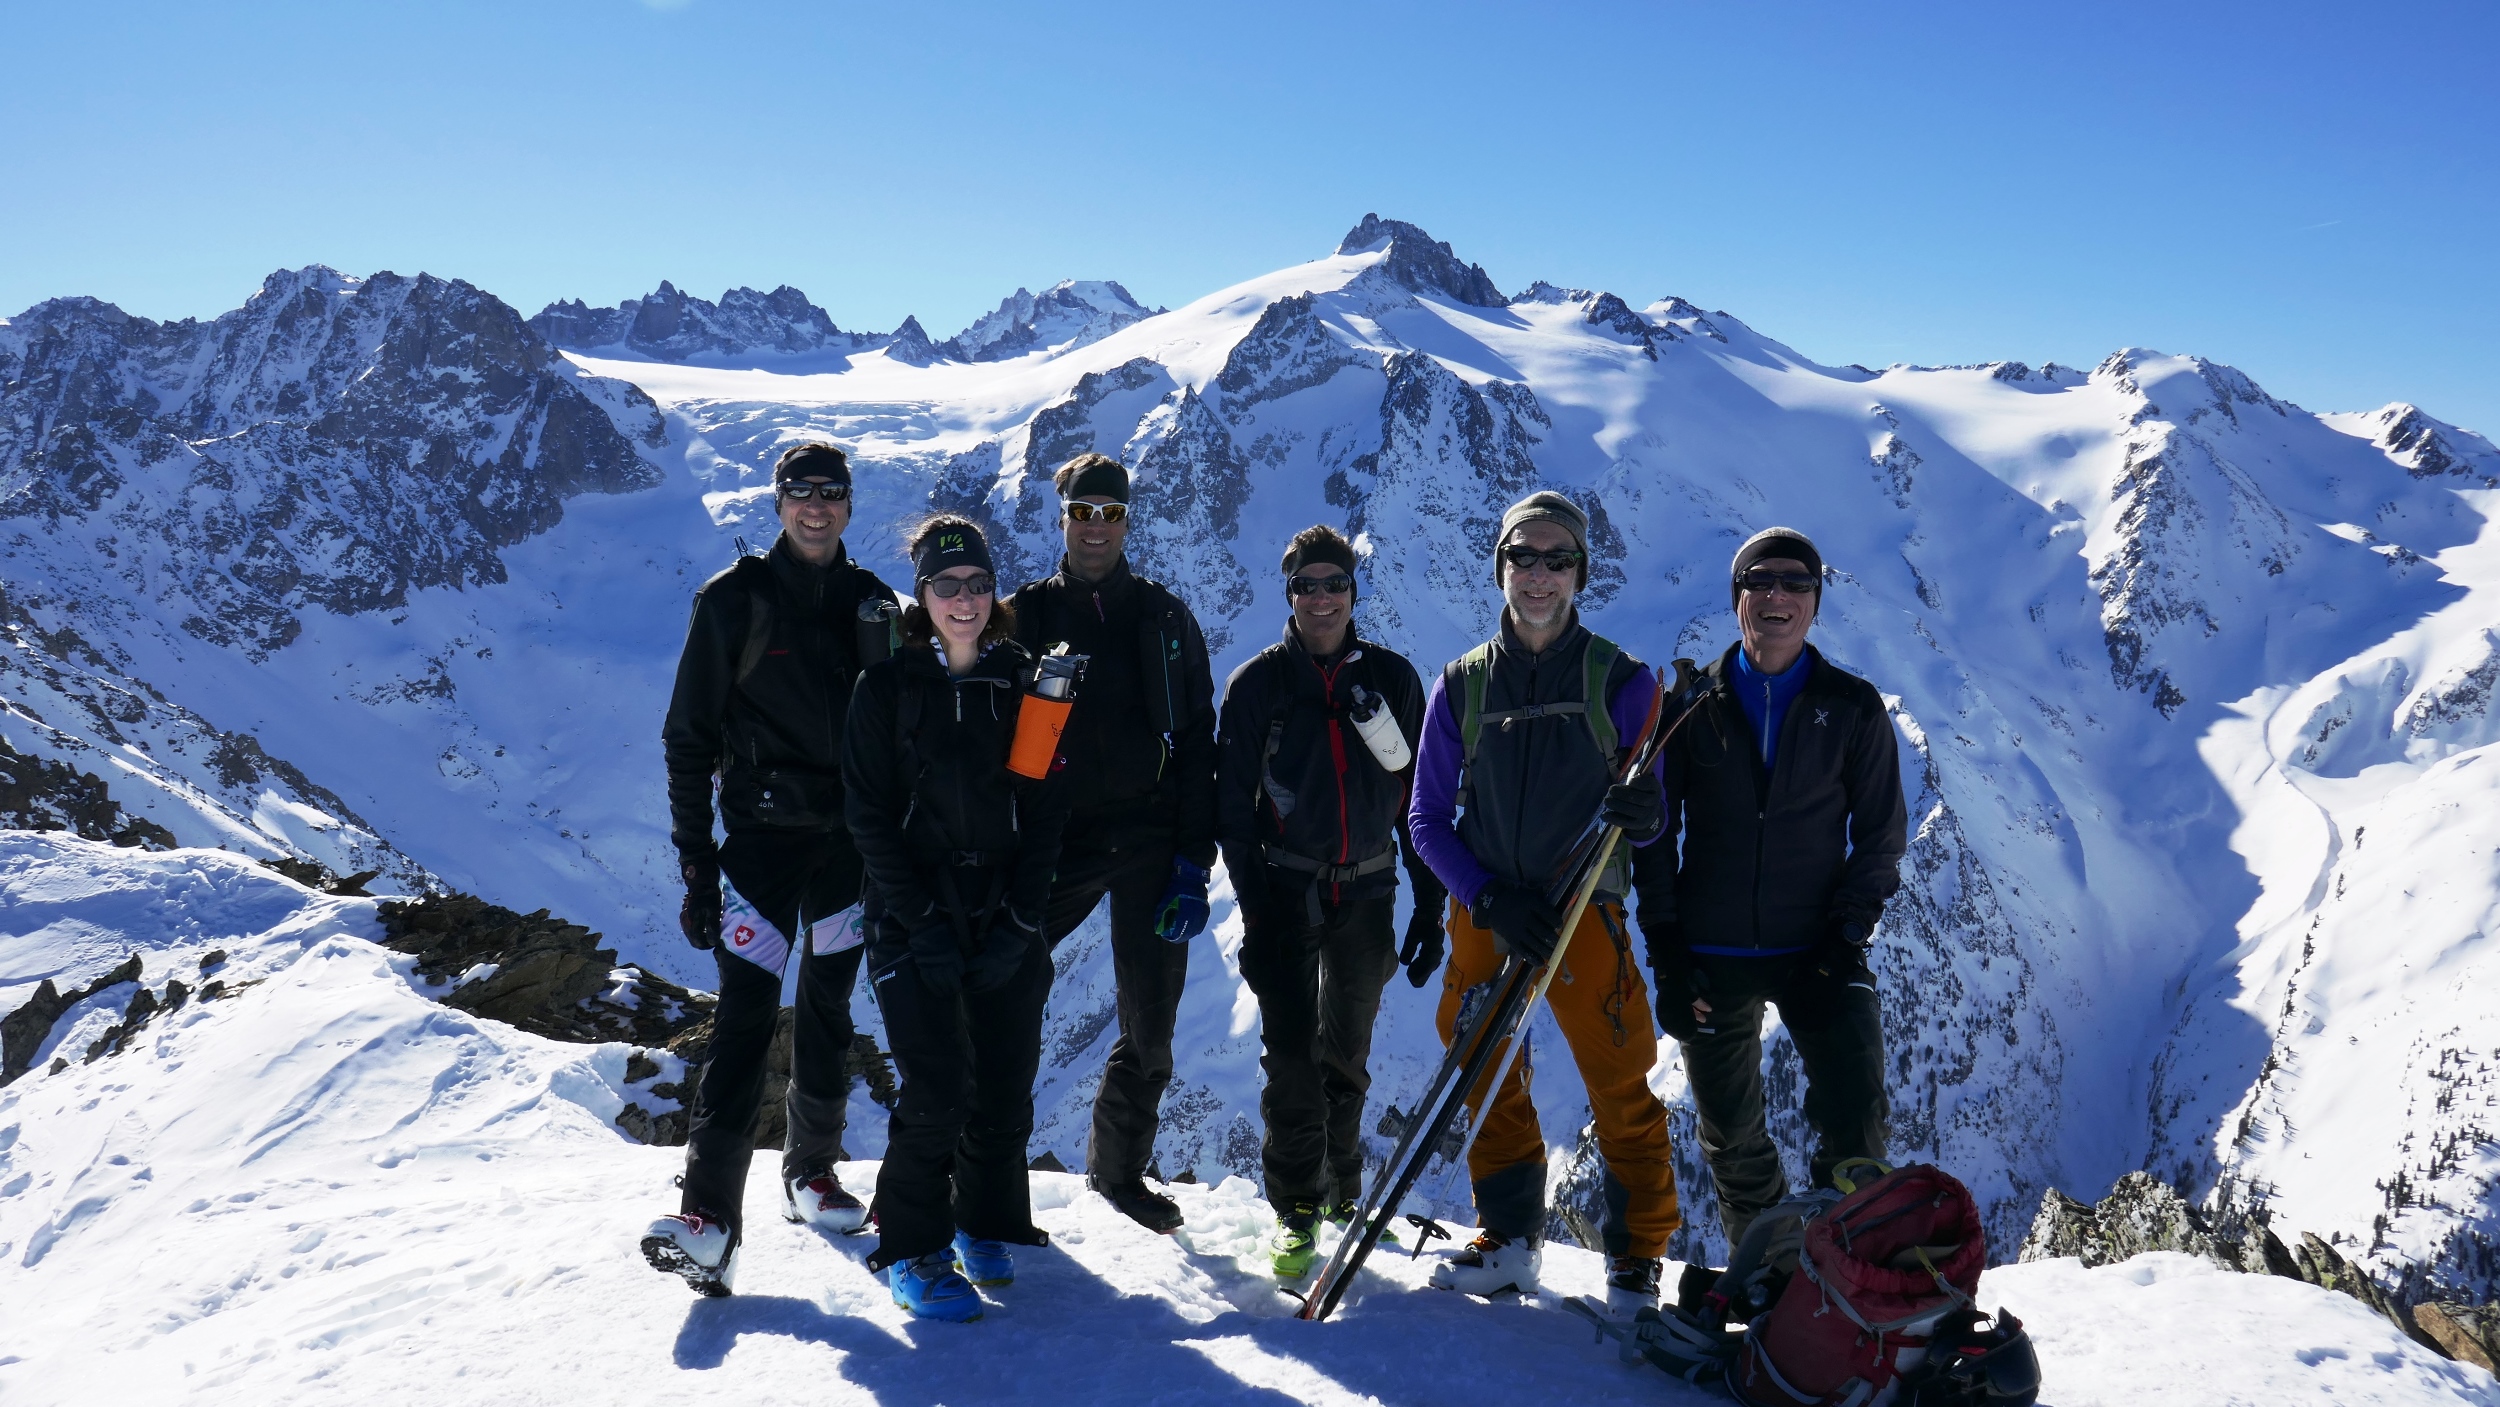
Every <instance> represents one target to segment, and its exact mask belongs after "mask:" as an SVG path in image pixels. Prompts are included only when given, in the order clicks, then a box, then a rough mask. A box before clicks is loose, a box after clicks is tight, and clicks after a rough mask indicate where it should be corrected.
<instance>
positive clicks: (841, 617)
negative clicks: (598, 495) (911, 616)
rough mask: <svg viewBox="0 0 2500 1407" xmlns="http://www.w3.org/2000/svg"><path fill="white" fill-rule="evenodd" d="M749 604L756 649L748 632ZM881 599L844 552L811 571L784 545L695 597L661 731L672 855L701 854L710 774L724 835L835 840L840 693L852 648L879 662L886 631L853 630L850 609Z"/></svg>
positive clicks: (706, 844)
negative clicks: (780, 833) (759, 619)
mask: <svg viewBox="0 0 2500 1407" xmlns="http://www.w3.org/2000/svg"><path fill="white" fill-rule="evenodd" d="M759 595H761V596H762V597H764V598H765V616H764V625H765V627H766V629H765V633H764V634H763V635H762V636H760V637H758V636H757V635H755V633H754V632H753V630H752V629H751V627H752V626H753V625H754V624H755V623H756V617H755V606H756V600H757V597H758V596H759ZM893 595H894V593H893V592H892V590H890V589H889V588H888V587H887V586H886V584H885V583H884V582H882V581H879V580H878V579H877V576H876V574H875V573H874V572H871V571H868V570H867V569H866V568H863V567H861V566H860V565H858V564H857V563H855V562H853V561H852V560H851V559H850V554H849V552H848V551H847V550H846V551H844V552H843V553H842V554H841V555H839V556H837V557H836V558H835V559H834V561H833V563H832V564H831V565H830V566H825V567H811V566H809V565H807V564H806V563H805V562H802V561H800V560H799V559H798V557H797V555H796V554H794V553H792V552H791V550H790V546H789V544H788V543H787V542H785V541H776V542H775V543H774V544H773V549H772V551H771V552H769V553H767V554H765V555H764V556H762V557H745V558H741V559H739V561H738V562H737V564H736V565H734V566H732V567H730V568H729V570H727V571H725V572H722V573H721V574H720V575H718V576H716V577H713V578H712V579H711V580H710V581H707V582H705V583H704V584H703V588H702V589H701V590H700V591H697V592H696V593H695V597H694V618H693V620H692V621H691V622H690V623H689V624H688V625H687V627H686V648H685V651H684V653H682V654H680V655H679V656H678V659H677V687H676V690H675V692H674V693H672V694H671V695H670V696H669V702H668V719H667V721H666V722H665V723H663V724H662V725H661V727H660V742H661V749H662V752H663V755H664V756H666V758H667V760H668V811H669V835H670V838H671V839H672V840H674V841H676V843H677V848H678V849H679V850H680V851H682V852H701V851H706V850H709V849H710V848H711V846H712V781H713V778H714V777H715V776H717V777H718V778H719V779H720V812H721V824H722V825H723V827H724V828H726V829H728V830H731V831H741V830H749V829H782V830H822V831H839V830H840V829H841V827H842V723H843V718H844V716H845V715H846V714H847V713H848V712H849V711H850V705H851V684H852V681H854V680H855V679H856V678H857V677H858V675H859V671H860V667H861V664H862V663H863V661H862V659H861V655H862V652H863V647H864V646H865V647H866V648H867V650H868V652H870V653H872V654H876V655H879V656H882V654H883V651H884V646H885V644H886V640H887V635H886V627H885V626H884V625H881V624H880V625H875V626H873V627H863V624H862V622H861V621H860V619H859V603H860V602H861V601H863V600H865V599H868V598H870V597H872V596H873V597H882V598H885V599H887V600H891V599H892V598H893ZM750 656H751V657H752V658H751V664H750ZM742 667H745V670H746V672H745V677H744V678H743V679H741V678H740V677H739V675H740V671H741V668H742Z"/></svg>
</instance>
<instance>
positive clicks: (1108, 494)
mask: <svg viewBox="0 0 2500 1407" xmlns="http://www.w3.org/2000/svg"><path fill="white" fill-rule="evenodd" d="M1060 472H1061V473H1064V474H1066V475H1067V477H1066V478H1065V479H1064V480H1062V481H1061V485H1062V486H1061V488H1060V490H1059V496H1060V497H1061V498H1091V497H1094V496H1096V495H1100V496H1102V497H1104V498H1108V499H1112V500H1114V501H1116V502H1120V503H1126V502H1128V470H1126V469H1124V468H1122V467H1121V466H1120V461H1118V460H1116V459H1113V458H1112V457H1111V456H1110V455H1107V454H1080V455H1078V456H1077V457H1076V458H1074V459H1071V460H1069V461H1068V462H1067V464H1066V465H1065V466H1064V467H1063V468H1062V469H1061V471H1060Z"/></svg>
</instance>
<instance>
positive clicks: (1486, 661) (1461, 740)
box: [1458, 640, 1493, 807]
mask: <svg viewBox="0 0 2500 1407" xmlns="http://www.w3.org/2000/svg"><path fill="white" fill-rule="evenodd" d="M1492 678H1493V642H1491V641H1489V640H1488V641H1486V642H1485V643H1484V644H1481V645H1478V646H1477V647H1476V648H1474V649H1472V650H1469V651H1468V652H1467V653H1465V654H1463V655H1461V656H1459V657H1458V684H1459V702H1458V748H1459V752H1458V804H1459V805H1460V806H1462V807H1463V806H1467V805H1470V804H1471V803H1472V802H1473V800H1474V793H1473V791H1472V790H1471V788H1472V785H1473V783H1472V778H1473V776H1474V774H1475V770H1476V743H1477V740H1479V739H1480V738H1482V737H1483V736H1484V690H1485V685H1486V684H1488V683H1489V682H1491V680H1492Z"/></svg>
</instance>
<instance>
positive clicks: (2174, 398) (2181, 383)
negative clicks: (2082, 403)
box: [2091, 347, 2306, 425]
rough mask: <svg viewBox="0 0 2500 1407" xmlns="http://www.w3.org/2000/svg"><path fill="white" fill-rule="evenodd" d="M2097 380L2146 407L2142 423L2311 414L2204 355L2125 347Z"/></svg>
mask: <svg viewBox="0 0 2500 1407" xmlns="http://www.w3.org/2000/svg"><path fill="white" fill-rule="evenodd" d="M2091 379H2092V380H2094V381H2107V382H2109V383H2110V384H2111V385H2113V386H2115V387H2116V388H2117V389H2118V390H2120V391H2122V392H2125V393H2126V394H2128V395H2131V396H2139V397H2142V398H2143V399H2144V401H2145V402H2146V404H2145V407H2144V409H2143V410H2142V411H2140V412H2138V418H2139V419H2144V418H2150V417H2154V416H2158V417H2161V418H2163V419H2166V420H2170V421H2172V422H2173V423H2176V424H2182V425H2189V424H2194V423H2195V422H2196V421H2198V420H2200V419H2202V418H2204V417H2205V416H2206V415H2207V414H2209V413H2218V414H2220V415H2221V416H2222V417H2223V418H2224V419H2225V420H2228V421H2230V422H2232V423H2233V424H2237V423H2238V422H2239V418H2240V417H2239V411H2238V409H2237V407H2239V406H2243V405H2245V406H2253V407H2258V408H2261V409H2265V410H2270V411H2272V412H2274V413H2275V414H2276V415H2294V414H2305V413H2306V412H2304V411H2302V410H2301V409H2300V407H2298V406H2296V405H2293V404H2292V403H2291V402H2289V401H2280V400H2276V399H2275V398H2274V397H2272V396H2270V395H2268V394H2266V392H2265V389H2264V388H2263V387H2261V386H2259V385H2258V384H2257V383H2256V382H2254V381H2252V380H2250V379H2249V378H2248V375H2247V373H2245V372H2243V371H2241V370H2240V369H2239V368H2237V367H2233V366H2225V365H2223V364H2222V363H2221V362H2216V361H2207V360H2206V359H2205V358H2203V357H2198V356H2174V355H2172V354H2170V353H2167V352H2157V351H2154V350H2152V349H2151V348H2147V347H2121V348H2119V349H2118V350H2117V351H2115V352H2112V353H2110V354H2109V355H2108V356H2107V357H2104V358H2102V360H2101V364H2100V365H2099V366H2096V367H2094V368H2093V369H2092V376H2091Z"/></svg>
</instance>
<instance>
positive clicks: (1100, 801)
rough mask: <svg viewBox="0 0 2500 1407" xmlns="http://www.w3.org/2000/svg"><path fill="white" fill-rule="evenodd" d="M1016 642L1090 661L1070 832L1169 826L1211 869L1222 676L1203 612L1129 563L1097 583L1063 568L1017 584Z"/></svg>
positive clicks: (1067, 749)
mask: <svg viewBox="0 0 2500 1407" xmlns="http://www.w3.org/2000/svg"><path fill="white" fill-rule="evenodd" d="M1009 604H1010V605H1012V606H1014V608H1015V612H1016V639H1017V640H1018V641H1019V642H1020V643H1022V644H1023V646H1024V648H1025V649H1026V650H1027V651H1028V652H1030V653H1031V654H1032V655H1034V656H1035V657H1036V658H1038V657H1039V656H1041V655H1042V654H1044V653H1046V652H1047V651H1048V650H1049V649H1050V647H1051V646H1053V645H1056V644H1058V643H1060V642H1062V641H1065V642H1067V645H1068V648H1069V649H1071V650H1073V651H1074V652H1076V653H1077V654H1080V655H1085V656H1088V657H1089V662H1088V663H1087V665H1086V666H1085V676H1084V678H1083V679H1082V680H1081V681H1079V683H1078V686H1077V691H1076V707H1075V708H1074V709H1073V710H1071V711H1070V712H1069V715H1068V730H1067V733H1066V734H1065V735H1064V736H1063V737H1062V738H1061V740H1060V744H1059V751H1060V755H1061V756H1062V757H1064V758H1065V759H1066V761H1067V767H1066V771H1065V774H1064V776H1063V778H1062V779H1061V780H1062V782H1063V784H1064V785H1065V786H1066V788H1067V806H1068V813H1069V822H1068V824H1069V833H1070V834H1072V835H1080V836H1089V837H1093V836H1107V835H1126V834H1134V833H1136V832H1138V831H1141V830H1144V831H1163V832H1168V833H1170V834H1171V835H1172V836H1173V838H1174V840H1175V841H1176V842H1177V848H1178V850H1179V853H1180V854H1181V855H1183V856H1184V857H1186V858H1188V859H1190V860H1193V861H1195V862H1196V863H1198V864H1201V865H1206V866H1210V867H1211V866H1213V865H1214V864H1215V676H1214V673H1213V671H1212V670H1211V668H1210V667H1209V665H1208V663H1207V641H1206V637H1205V636H1204V635H1202V634H1200V633H1199V630H1198V620H1197V617H1195V616H1193V615H1191V614H1190V612H1189V607H1187V606H1185V605H1183V604H1181V601H1180V598H1179V597H1177V596H1174V595H1173V594H1172V593H1171V592H1169V591H1167V590H1165V589H1164V588H1163V587H1162V586H1161V585H1159V584H1157V583H1155V582H1152V581H1149V580H1147V579H1146V578H1144V577H1141V576H1137V575H1135V574H1133V573H1131V572H1130V571H1129V568H1128V560H1127V559H1126V558H1122V559H1121V560H1120V562H1119V564H1118V565H1116V566H1114V567H1113V568H1112V569H1111V574H1110V575H1109V576H1107V577H1105V578H1104V579H1103V580H1102V581H1100V582H1088V581H1082V580H1079V579H1077V578H1076V577H1073V576H1070V575H1069V574H1068V571H1067V567H1066V564H1065V563H1064V562H1063V563H1062V564H1061V566H1060V569H1059V571H1058V572H1057V573H1056V574H1054V575H1052V576H1050V577H1048V578H1046V579H1044V580H1041V581H1036V582H1030V583H1028V584H1026V585H1025V586H1023V587H1022V588H1020V589H1018V590H1017V592H1016V594H1015V595H1014V596H1013V597H1011V598H1010V600H1009Z"/></svg>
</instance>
